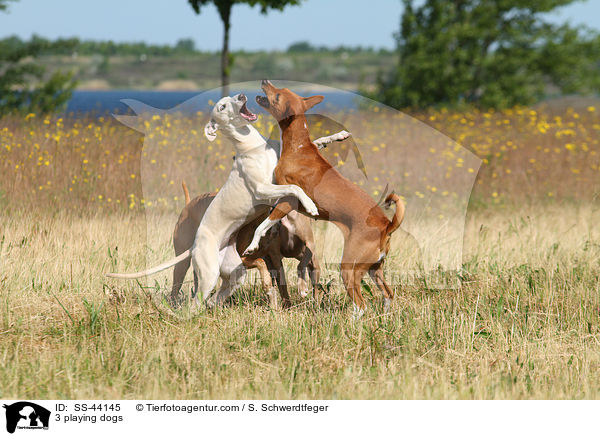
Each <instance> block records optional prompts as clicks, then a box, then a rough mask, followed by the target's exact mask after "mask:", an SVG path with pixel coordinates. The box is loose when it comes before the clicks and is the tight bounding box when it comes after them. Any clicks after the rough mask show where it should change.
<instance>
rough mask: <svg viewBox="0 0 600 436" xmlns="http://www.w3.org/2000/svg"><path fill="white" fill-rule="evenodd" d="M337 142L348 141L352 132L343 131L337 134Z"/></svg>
mask: <svg viewBox="0 0 600 436" xmlns="http://www.w3.org/2000/svg"><path fill="white" fill-rule="evenodd" d="M335 136H336V138H335V139H336V141H343V140H344V139H347V138H349V137H350V132H348V131H346V130H342V131H341V132H339V133H336V135H335Z"/></svg>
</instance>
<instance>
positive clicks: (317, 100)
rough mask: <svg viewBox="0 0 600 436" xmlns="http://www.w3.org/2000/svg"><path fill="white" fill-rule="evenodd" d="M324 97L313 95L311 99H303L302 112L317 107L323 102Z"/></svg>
mask: <svg viewBox="0 0 600 436" xmlns="http://www.w3.org/2000/svg"><path fill="white" fill-rule="evenodd" d="M324 98H325V97H323V96H322V95H313V96H312V97H306V98H305V99H304V110H306V111H307V110H309V109H310V108H311V107H313V106H314V105H317V104H319V103H321V102H322V101H323V99H324Z"/></svg>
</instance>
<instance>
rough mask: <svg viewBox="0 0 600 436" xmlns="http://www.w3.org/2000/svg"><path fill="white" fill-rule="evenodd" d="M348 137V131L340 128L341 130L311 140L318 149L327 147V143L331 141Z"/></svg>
mask: <svg viewBox="0 0 600 436" xmlns="http://www.w3.org/2000/svg"><path fill="white" fill-rule="evenodd" d="M349 137H350V132H347V131H346V130H342V131H341V132H337V133H334V134H333V135H329V136H321V137H320V138H317V139H315V140H314V141H313V144H315V145H316V146H317V148H318V149H319V150H321V149H323V148H325V147H327V144H331V143H332V142H333V141H343V140H344V139H347V138H349Z"/></svg>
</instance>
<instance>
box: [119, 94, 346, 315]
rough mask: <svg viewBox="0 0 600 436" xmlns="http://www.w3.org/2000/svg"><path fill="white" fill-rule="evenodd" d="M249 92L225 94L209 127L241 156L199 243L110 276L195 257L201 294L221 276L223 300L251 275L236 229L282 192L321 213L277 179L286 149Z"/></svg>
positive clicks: (296, 189)
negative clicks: (266, 131)
mask: <svg viewBox="0 0 600 436" xmlns="http://www.w3.org/2000/svg"><path fill="white" fill-rule="evenodd" d="M246 101H247V99H246V96H245V95H243V94H238V95H236V96H233V97H223V98H222V99H221V100H219V101H218V102H217V104H216V105H215V107H214V108H213V110H212V114H211V118H210V121H209V122H208V123H207V124H206V127H205V128H204V134H205V136H206V137H207V138H208V140H209V141H214V139H215V138H216V137H217V130H220V131H221V132H222V133H223V134H224V135H225V136H226V137H227V138H229V139H230V140H231V141H232V142H233V145H234V148H235V152H236V154H235V160H234V163H233V168H232V170H231V173H230V174H229V177H228V179H227V181H226V182H225V184H224V185H223V187H222V188H221V189H220V190H219V192H218V193H217V195H216V197H215V198H214V200H213V201H212V203H211V205H210V206H209V207H208V209H207V210H206V213H205V214H204V217H203V218H202V221H201V222H200V226H199V227H198V230H197V232H196V238H195V241H194V245H193V246H192V247H191V248H190V249H188V250H186V251H185V252H183V253H182V254H180V255H179V256H177V257H175V258H173V259H171V260H169V261H167V262H165V263H163V264H161V265H159V266H156V267H154V268H150V269H148V270H146V271H142V272H137V273H131V274H115V273H109V274H107V276H108V277H115V278H139V277H144V276H147V275H151V274H154V273H157V272H159V271H162V270H164V269H167V268H169V267H172V266H174V265H175V264H177V263H178V262H180V261H182V260H184V259H186V258H188V257H189V256H191V257H192V264H193V267H194V271H195V272H196V273H197V275H198V278H199V281H198V291H199V292H198V293H197V294H196V302H198V300H197V298H198V297H197V296H198V294H199V293H202V298H203V300H204V301H206V300H207V299H208V297H209V295H210V292H211V291H212V290H213V288H214V287H215V285H216V283H217V280H218V278H219V275H220V276H221V277H222V279H223V284H222V286H221V288H220V289H219V291H218V292H216V293H215V294H214V296H213V297H212V298H211V300H210V301H208V304H209V305H214V304H219V303H221V302H223V301H224V300H225V299H226V298H227V297H228V296H229V295H231V293H232V292H233V291H234V290H235V288H236V286H237V285H238V284H239V282H240V281H241V280H242V279H243V277H244V275H245V271H246V269H245V267H244V265H243V263H242V259H241V258H240V256H239V254H238V253H237V250H236V247H235V236H236V232H237V231H238V230H239V229H240V228H241V227H242V226H243V225H244V224H245V223H246V222H248V221H250V220H252V219H254V218H256V217H257V216H258V215H260V214H263V213H265V211H266V210H268V209H269V207H270V206H273V205H274V204H275V203H276V202H277V200H279V199H280V198H281V197H286V196H293V197H296V198H297V199H298V200H299V201H300V203H301V204H302V206H303V207H304V208H305V209H306V211H307V212H308V213H309V214H311V215H316V214H317V213H318V212H317V208H316V206H315V204H314V203H313V201H312V200H311V199H310V198H309V197H308V196H307V195H306V194H305V193H304V191H303V190H302V189H300V188H299V187H298V186H296V185H275V184H273V170H274V169H275V166H276V165H277V160H278V156H279V152H280V144H279V142H276V143H273V142H271V141H269V142H267V141H265V139H264V138H263V137H262V136H261V135H260V133H258V131H257V130H256V129H255V128H254V127H253V126H252V125H251V123H252V122H254V121H256V119H257V116H256V115H255V114H253V113H252V112H250V111H249V110H248V108H247V107H246ZM348 136H349V134H348V133H347V132H345V131H344V132H340V133H337V134H335V135H332V136H331V137H324V138H320V139H318V140H317V141H316V142H318V143H320V144H327V143H329V142H332V140H342V139H345V138H347V137H348Z"/></svg>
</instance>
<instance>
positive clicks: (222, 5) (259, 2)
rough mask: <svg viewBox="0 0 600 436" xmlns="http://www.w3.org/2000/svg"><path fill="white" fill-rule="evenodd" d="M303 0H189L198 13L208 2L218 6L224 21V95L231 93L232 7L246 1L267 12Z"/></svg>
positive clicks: (222, 53) (222, 59)
mask: <svg viewBox="0 0 600 436" xmlns="http://www.w3.org/2000/svg"><path fill="white" fill-rule="evenodd" d="M300 1H301V0H188V3H189V4H190V6H191V7H192V9H194V12H196V14H199V13H200V8H201V7H202V6H205V5H206V4H208V3H212V4H214V5H215V6H216V7H217V11H218V12H219V16H220V17H221V21H222V22H223V48H222V50H221V85H222V87H223V95H228V94H229V77H230V75H231V67H232V66H233V56H232V55H231V54H230V53H229V30H230V28H231V9H232V8H233V5H235V4H236V3H237V4H240V3H245V4H247V5H250V6H252V7H254V6H259V7H260V11H261V13H263V14H266V13H267V12H268V10H269V9H277V10H280V11H282V10H283V9H284V8H285V7H286V6H288V5H297V4H299V3H300Z"/></svg>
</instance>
